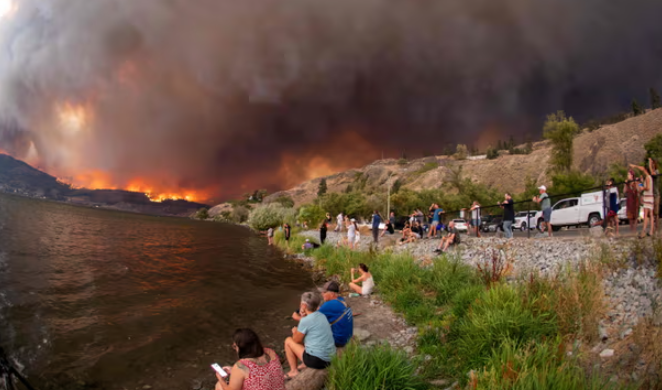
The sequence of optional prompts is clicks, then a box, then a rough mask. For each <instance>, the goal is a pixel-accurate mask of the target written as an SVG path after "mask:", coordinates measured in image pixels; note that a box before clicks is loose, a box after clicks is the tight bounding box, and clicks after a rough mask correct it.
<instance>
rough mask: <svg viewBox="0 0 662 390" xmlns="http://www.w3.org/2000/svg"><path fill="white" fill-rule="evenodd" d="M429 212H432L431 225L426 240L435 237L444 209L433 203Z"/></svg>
mask: <svg viewBox="0 0 662 390" xmlns="http://www.w3.org/2000/svg"><path fill="white" fill-rule="evenodd" d="M430 211H432V224H431V225H430V231H429V232H428V238H433V237H435V236H436V235H437V226H439V224H440V223H441V214H442V213H443V212H444V209H442V208H441V207H439V205H438V204H436V203H433V204H432V206H430Z"/></svg>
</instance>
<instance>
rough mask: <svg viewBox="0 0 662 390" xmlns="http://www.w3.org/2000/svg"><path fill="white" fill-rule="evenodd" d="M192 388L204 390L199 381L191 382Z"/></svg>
mask: <svg viewBox="0 0 662 390" xmlns="http://www.w3.org/2000/svg"><path fill="white" fill-rule="evenodd" d="M191 388H192V389H193V390H200V389H201V388H202V382H201V381H199V380H197V379H193V380H192V381H191Z"/></svg>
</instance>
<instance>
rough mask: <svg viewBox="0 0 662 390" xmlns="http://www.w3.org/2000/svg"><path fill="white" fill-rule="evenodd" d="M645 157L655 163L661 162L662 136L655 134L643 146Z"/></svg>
mask: <svg viewBox="0 0 662 390" xmlns="http://www.w3.org/2000/svg"><path fill="white" fill-rule="evenodd" d="M644 149H645V150H646V157H647V158H648V157H650V158H652V159H654V160H656V161H662V134H657V135H656V136H655V137H653V138H651V139H650V140H649V141H648V142H646V143H645V144H644Z"/></svg>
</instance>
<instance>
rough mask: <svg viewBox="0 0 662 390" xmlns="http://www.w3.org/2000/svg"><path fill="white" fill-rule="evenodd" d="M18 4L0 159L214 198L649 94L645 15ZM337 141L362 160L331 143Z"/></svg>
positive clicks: (637, 5) (102, 0) (645, 4)
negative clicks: (74, 120)
mask: <svg viewBox="0 0 662 390" xmlns="http://www.w3.org/2000/svg"><path fill="white" fill-rule="evenodd" d="M17 3H18V9H17V10H16V12H15V13H14V14H13V15H11V16H9V17H7V18H5V19H3V20H0V50H2V55H0V116H1V119H0V128H1V129H2V130H0V142H1V143H0V148H1V149H5V150H9V151H10V152H12V153H13V154H15V155H18V157H23V156H24V155H25V154H26V153H28V152H29V150H30V149H33V153H34V150H35V149H36V153H38V155H39V157H40V161H41V163H40V164H41V165H42V166H44V167H46V168H47V169H49V170H53V171H55V172H65V173H66V174H73V173H75V172H78V171H82V170H95V169H99V170H105V171H109V172H112V174H113V175H114V176H115V177H116V178H117V180H119V181H120V182H122V181H126V180H128V179H130V178H132V177H135V176H141V177H152V178H154V180H157V181H158V180H162V181H163V183H164V185H175V186H182V187H188V188H191V187H198V188H209V187H210V186H211V187H214V190H213V191H214V192H215V194H216V195H222V196H227V195H234V194H236V193H238V192H242V190H241V187H242V186H244V187H246V188H248V187H251V186H255V187H257V186H260V187H264V186H270V187H271V188H276V187H278V186H280V185H282V178H279V177H278V175H277V173H278V172H279V171H281V163H282V162H283V161H294V160H292V159H287V158H285V159H284V158H283V156H297V155H301V156H314V155H323V156H327V157H328V158H329V159H330V161H331V162H333V163H334V164H336V166H337V167H344V166H347V165H352V164H357V163H363V162H366V161H367V160H369V159H371V158H374V157H375V156H376V155H379V153H381V151H382V150H386V151H387V152H388V153H397V151H400V150H402V149H407V151H408V152H410V153H412V154H413V152H421V151H428V152H440V151H441V150H442V149H443V147H444V145H445V144H446V143H449V142H466V143H470V144H471V143H472V142H475V141H476V139H477V137H478V136H479V134H480V133H481V132H482V131H484V130H485V129H486V128H487V127H490V128H498V129H500V131H501V132H502V133H503V134H504V137H505V136H507V135H510V134H515V135H519V136H521V135H523V134H538V133H539V128H540V124H541V120H542V118H543V117H544V115H545V114H547V113H549V112H553V111H556V110H558V109H565V110H566V111H567V112H569V113H570V114H571V115H575V116H577V117H579V119H586V118H589V117H593V116H597V115H602V114H607V113H610V112H614V111H616V110H623V109H626V107H627V104H628V103H629V101H630V99H631V98H633V97H637V98H638V99H639V101H640V102H642V101H645V100H646V94H647V89H648V88H649V87H651V86H657V87H658V88H660V87H662V39H660V37H662V23H660V21H659V16H660V15H662V2H660V1H659V0H629V1H627V2H624V1H621V2H616V1H605V0H539V1H535V2H534V1H529V0H449V1H441V0H437V1H434V0H427V1H422V0H418V1H416V0H409V1H406V0H405V1H402V0H335V1H319V0H286V1H274V0H241V1H234V0H139V1H138V0H93V1H91V0H50V1H45V0H20V1H18V2H17ZM62 102H69V103H70V104H89V106H91V107H93V108H94V109H93V111H94V117H93V122H92V123H93V124H92V125H91V128H88V129H85V130H84V131H80V132H77V133H75V134H74V133H72V132H71V131H67V129H65V128H63V126H62V124H58V123H57V120H56V117H55V116H54V107H56V105H57V104H62ZM348 129H351V130H348ZM347 131H350V132H352V134H354V133H355V134H354V135H355V136H358V137H360V138H361V139H363V140H365V141H366V142H368V143H369V144H372V145H374V153H372V154H371V153H369V152H366V151H365V148H364V145H362V146H361V148H359V149H358V150H355V148H354V145H353V143H351V142H350V143H347V144H342V143H341V144H338V142H335V141H336V140H337V139H343V138H342V137H345V136H346V135H347V134H346V132H347ZM30 145H34V147H31V146H30ZM304 163H305V162H304Z"/></svg>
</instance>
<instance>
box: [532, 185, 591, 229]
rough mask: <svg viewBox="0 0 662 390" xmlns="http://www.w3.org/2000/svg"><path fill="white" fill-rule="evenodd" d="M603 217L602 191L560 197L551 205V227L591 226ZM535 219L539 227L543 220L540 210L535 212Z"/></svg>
mask: <svg viewBox="0 0 662 390" xmlns="http://www.w3.org/2000/svg"><path fill="white" fill-rule="evenodd" d="M602 218H604V212H603V203H602V191H597V192H591V193H588V194H582V196H581V197H577V198H566V199H562V200H560V201H558V202H556V204H554V206H552V221H551V222H552V229H553V230H559V229H561V228H562V227H564V226H581V225H588V226H591V225H593V224H594V223H596V222H598V221H599V220H601V219H602ZM535 220H536V221H537V226H538V228H540V225H541V223H542V222H543V218H542V212H541V211H539V212H538V213H536V217H535Z"/></svg>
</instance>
